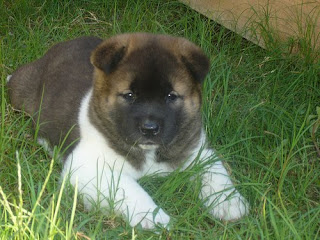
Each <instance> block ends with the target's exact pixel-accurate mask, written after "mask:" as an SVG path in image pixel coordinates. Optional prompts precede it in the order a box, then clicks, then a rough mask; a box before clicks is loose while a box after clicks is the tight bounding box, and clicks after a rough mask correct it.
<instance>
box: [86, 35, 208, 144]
mask: <svg viewBox="0 0 320 240" xmlns="http://www.w3.org/2000/svg"><path fill="white" fill-rule="evenodd" d="M91 62H92V64H93V65H94V67H95V70H94V93H93V108H94V109H95V113H96V114H97V116H98V118H99V120H100V121H99V124H100V125H102V126H101V127H102V128H103V129H105V132H107V133H110V132H113V137H115V138H118V139H119V138H121V139H120V140H123V141H125V142H126V143H128V144H130V145H132V146H139V147H141V148H144V149H151V148H155V147H158V146H159V145H162V146H163V145H164V146H168V145H170V143H172V142H174V140H175V139H176V138H177V136H183V135H190V134H192V132H193V131H198V130H199V128H200V126H201V117H200V113H199V110H200V107H201V84H202V82H203V80H204V78H205V76H206V74H207V72H208V69H209V61H208V58H207V57H206V56H205V55H204V53H203V52H202V51H201V49H200V48H198V47H197V46H195V45H194V44H193V43H191V42H189V41H188V40H186V39H183V38H176V37H170V36H166V35H153V34H145V33H138V34H123V35H118V36H115V37H112V38H110V39H108V40H106V41H105V42H103V43H102V44H100V45H99V46H98V47H97V49H96V50H95V51H94V52H93V53H92V55H91ZM194 126H196V128H197V129H190V128H193V127H194Z"/></svg>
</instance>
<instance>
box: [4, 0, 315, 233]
mask: <svg viewBox="0 0 320 240" xmlns="http://www.w3.org/2000/svg"><path fill="white" fill-rule="evenodd" d="M134 31H147V32H155V33H167V34H173V35H176V36H183V37H186V38H188V39H190V40H192V41H194V42H195V43H197V44H198V45H200V46H201V47H202V48H203V49H204V50H205V52H206V53H207V54H208V56H210V58H211V71H210V74H209V76H208V78H207V81H206V82H205V86H204V94H203V99H204V106H203V117H204V123H205V126H206V130H207V132H208V136H209V140H210V141H211V144H212V145H213V146H214V147H215V148H216V149H217V150H218V151H219V153H220V154H222V155H223V156H224V158H225V159H226V161H227V162H228V163H229V165H230V166H231V169H232V175H233V177H234V180H235V183H236V184H237V186H238V189H239V190H240V191H241V193H242V194H243V195H244V196H245V197H246V198H247V199H248V200H249V202H250V205H251V212H250V214H249V216H247V217H244V218H243V219H241V220H239V221H237V222H229V223H224V222H220V221H219V220H216V219H213V218H211V217H210V215H209V213H208V212H207V210H206V209H205V208H204V207H203V206H202V204H201V202H200V201H199V200H198V197H197V196H198V192H199V181H198V180H195V184H194V183H190V182H189V181H186V179H188V178H189V177H190V175H193V174H196V173H197V169H196V168H194V169H190V170H189V171H187V172H184V173H179V174H178V173H173V174H172V175H170V176H168V177H166V178H159V177H155V176H152V177H145V178H143V179H141V181H140V183H141V184H142V185H143V186H144V188H145V189H146V190H147V191H148V192H149V193H150V194H151V195H152V196H153V198H154V199H155V201H156V203H158V204H159V205H160V206H161V207H163V208H164V209H165V210H166V212H168V213H169V215H170V216H171V217H172V218H173V222H174V224H173V226H172V227H171V229H170V231H165V230H161V229H160V230H159V231H160V232H158V233H157V234H156V233H154V232H150V231H144V230H142V229H139V228H135V229H132V228H131V227H130V226H129V225H128V223H126V222H125V221H124V220H123V219H122V218H121V217H119V216H117V215H115V214H113V213H110V214H109V215H106V214H103V213H102V212H100V211H99V209H97V210H94V211H90V212H87V211H85V209H84V207H83V205H82V201H81V200H80V199H78V200H77V198H75V197H76V196H75V191H74V190H73V189H72V188H70V187H69V186H68V184H63V185H62V186H63V189H62V187H61V185H60V183H59V173H60V171H61V163H60V162H59V161H58V160H57V159H53V160H52V159H51V158H50V157H49V156H48V155H47V154H46V152H45V151H44V149H43V148H41V147H40V146H38V145H37V143H36V142H35V140H34V137H33V131H32V122H31V120H30V119H29V118H28V117H27V116H25V115H24V114H23V113H20V112H14V111H13V109H12V108H11V107H10V104H9V100H8V94H7V89H6V85H5V78H6V76H7V75H8V74H10V73H12V72H13V71H14V70H15V69H16V68H17V67H18V66H20V65H22V64H24V63H27V62H29V61H32V60H34V59H36V58H38V57H40V56H42V54H43V53H44V52H45V51H46V50H47V49H48V48H49V47H50V46H51V45H53V44H54V43H56V42H59V41H63V40H67V39H72V38H75V37H77V36H81V35H96V36H100V37H102V38H107V37H109V36H111V35H114V34H116V33H123V32H134ZM306 42H308V41H307V40H306ZM0 43H1V45H0V76H1V104H0V106H1V128H0V134H1V136H0V157H1V158H0V186H1V188H0V239H89V238H90V239H319V238H320V230H319V229H320V228H319V226H320V223H319V219H320V205H319V199H320V164H319V159H320V156H319V153H317V152H316V147H319V146H320V137H319V136H320V130H318V129H317V126H319V125H320V110H319V107H320V80H319V78H320V70H319V69H320V63H319V61H314V60H313V59H312V61H311V60H310V59H308V58H298V57H296V56H287V55H283V54H281V52H279V51H275V49H270V50H269V51H266V50H263V49H261V48H259V47H257V46H255V45H253V44H252V43H250V42H247V41H245V40H243V39H242V38H241V37H239V36H237V35H236V34H234V33H232V32H230V31H228V30H226V29H224V28H223V27H220V26H218V25H217V24H215V23H214V22H213V21H211V20H208V19H207V18H205V17H203V16H201V15H200V14H198V13H196V12H194V11H192V10H191V9H189V8H188V7H186V6H184V5H182V4H181V3H179V2H175V1H156V0H149V1H147V0H140V1H128V2H127V1H120V0H118V1H86V0H83V1H75V2H71V1H46V2H43V1H26V0H20V1H2V2H1V3H0ZM317 107H318V110H317ZM51 164H52V165H51ZM74 207H76V208H74Z"/></svg>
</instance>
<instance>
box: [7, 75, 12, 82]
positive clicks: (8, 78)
mask: <svg viewBox="0 0 320 240" xmlns="http://www.w3.org/2000/svg"><path fill="white" fill-rule="evenodd" d="M11 77H12V75H8V76H7V84H8V83H9V81H10V79H11Z"/></svg>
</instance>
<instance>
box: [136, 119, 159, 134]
mask: <svg viewBox="0 0 320 240" xmlns="http://www.w3.org/2000/svg"><path fill="white" fill-rule="evenodd" d="M140 132H141V133H142V134H143V135H149V136H156V135H157V134H158V133H159V132H160V127H159V125H158V124H157V123H156V122H154V121H150V120H147V121H144V122H143V123H142V124H141V126H140Z"/></svg>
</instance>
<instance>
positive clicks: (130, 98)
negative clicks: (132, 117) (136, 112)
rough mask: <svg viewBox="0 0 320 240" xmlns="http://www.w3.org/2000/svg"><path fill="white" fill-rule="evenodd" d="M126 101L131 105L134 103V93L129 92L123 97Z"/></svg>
mask: <svg viewBox="0 0 320 240" xmlns="http://www.w3.org/2000/svg"><path fill="white" fill-rule="evenodd" d="M121 96H122V97H123V99H124V100H126V101H127V102H129V103H133V102H134V100H135V99H136V96H135V95H134V93H133V92H127V93H124V94H122V95H121Z"/></svg>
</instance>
